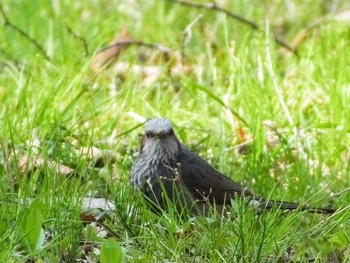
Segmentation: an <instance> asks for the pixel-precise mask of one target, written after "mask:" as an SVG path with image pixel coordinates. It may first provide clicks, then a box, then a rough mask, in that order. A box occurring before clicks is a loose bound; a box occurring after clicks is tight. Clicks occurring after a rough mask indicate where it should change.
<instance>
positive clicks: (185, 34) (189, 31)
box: [181, 14, 203, 64]
mask: <svg viewBox="0 0 350 263" xmlns="http://www.w3.org/2000/svg"><path fill="white" fill-rule="evenodd" d="M202 16H203V14H200V15H199V16H197V17H196V18H195V19H194V20H193V21H192V22H191V23H190V24H189V25H187V26H186V28H185V30H184V32H183V33H182V36H183V37H182V44H181V60H182V64H184V58H185V47H186V46H187V45H188V43H189V42H190V41H191V39H192V27H193V26H194V24H196V23H197V22H198V20H199V19H201V18H202Z"/></svg>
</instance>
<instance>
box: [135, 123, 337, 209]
mask: <svg viewBox="0 0 350 263" xmlns="http://www.w3.org/2000/svg"><path fill="white" fill-rule="evenodd" d="M130 184H131V186H132V187H133V188H134V189H137V190H140V191H141V192H142V193H143V195H144V196H145V198H146V199H147V200H148V201H149V203H151V205H152V207H153V208H155V209H153V210H154V211H164V210H166V209H167V208H168V207H169V206H175V207H176V209H177V210H178V211H180V212H181V211H188V212H190V213H191V214H195V215H208V214H209V213H210V211H212V210H213V209H215V210H216V211H217V212H218V213H221V214H224V213H225V214H226V213H227V211H229V207H230V205H231V204H232V202H234V201H235V200H237V199H238V198H241V200H245V201H246V203H247V204H248V205H250V206H253V207H255V208H256V209H257V210H259V211H265V210H270V209H274V208H275V209H281V210H287V211H290V210H300V211H308V212H313V213H320V214H331V213H334V212H335V211H336V210H334V209H333V208H318V207H312V206H309V205H300V204H298V203H292V202H285V201H275V200H267V199H264V198H262V197H260V196H258V195H255V194H254V193H253V192H252V191H250V190H249V189H247V188H246V187H244V186H243V185H242V184H240V183H238V182H236V181H234V180H232V179H231V178H230V177H228V176H226V175H224V174H222V173H221V172H219V171H218V170H216V169H215V168H213V167H212V166H211V165H210V164H209V163H208V162H207V161H205V160H204V159H203V158H202V157H200V156H199V155H198V154H197V153H195V152H192V151H191V150H189V149H188V148H187V147H186V146H185V145H183V144H182V143H181V142H180V141H179V139H178V138H177V136H176V135H175V133H174V126H173V124H172V122H171V121H170V120H169V119H167V118H162V117H157V118H152V119H150V120H149V121H148V122H147V123H146V125H145V132H144V134H143V137H142V139H141V143H140V150H139V155H138V157H137V158H136V159H135V160H134V162H133V164H132V167H131V176H130Z"/></svg>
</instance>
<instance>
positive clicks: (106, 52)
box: [91, 29, 131, 74]
mask: <svg viewBox="0 0 350 263" xmlns="http://www.w3.org/2000/svg"><path fill="white" fill-rule="evenodd" d="M130 40H131V37H130V36H129V33H128V31H127V30H126V29H123V30H122V31H121V32H120V34H119V35H118V36H117V37H116V38H115V39H114V40H113V41H112V42H111V43H110V44H109V45H108V47H107V48H105V49H103V50H102V51H101V52H99V53H98V54H97V55H96V56H95V58H94V59H93V60H92V63H91V69H92V71H93V72H94V73H95V74H97V73H99V72H100V71H101V70H102V69H103V67H104V66H106V65H107V64H109V63H111V62H112V61H113V60H116V59H117V58H118V56H119V55H120V53H121V52H122V51H123V50H124V49H125V48H127V47H128V46H129V45H130V44H120V45H115V44H116V43H118V42H123V41H130Z"/></svg>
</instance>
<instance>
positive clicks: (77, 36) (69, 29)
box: [65, 24, 90, 57]
mask: <svg viewBox="0 0 350 263" xmlns="http://www.w3.org/2000/svg"><path fill="white" fill-rule="evenodd" d="M65 26H66V28H67V30H68V32H69V33H70V34H71V35H72V36H73V37H74V38H76V39H78V40H79V41H80V42H81V44H82V46H83V47H84V51H85V54H84V57H87V56H89V55H90V51H89V45H88V43H87V41H86V39H85V38H83V37H82V36H79V35H78V34H76V33H75V32H74V31H73V29H72V28H71V27H70V26H68V25H67V24H66V25H65Z"/></svg>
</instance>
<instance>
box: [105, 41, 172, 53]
mask: <svg viewBox="0 0 350 263" xmlns="http://www.w3.org/2000/svg"><path fill="white" fill-rule="evenodd" d="M121 45H135V46H144V47H148V48H152V49H157V50H159V51H161V52H163V53H170V52H173V50H172V49H171V48H168V47H166V46H163V45H160V44H152V43H146V42H143V41H139V40H125V41H118V42H115V43H114V44H113V45H110V46H107V47H105V48H101V49H100V50H99V51H98V52H99V53H100V52H102V51H105V50H107V49H110V48H113V47H115V46H121Z"/></svg>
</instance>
